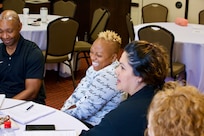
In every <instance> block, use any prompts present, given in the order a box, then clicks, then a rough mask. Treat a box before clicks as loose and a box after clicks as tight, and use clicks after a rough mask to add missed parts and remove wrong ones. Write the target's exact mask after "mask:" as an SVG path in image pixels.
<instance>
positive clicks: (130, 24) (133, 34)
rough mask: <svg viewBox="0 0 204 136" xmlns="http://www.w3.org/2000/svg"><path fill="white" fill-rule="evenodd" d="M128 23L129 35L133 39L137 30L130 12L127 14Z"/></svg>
mask: <svg viewBox="0 0 204 136" xmlns="http://www.w3.org/2000/svg"><path fill="white" fill-rule="evenodd" d="M126 24H127V30H128V35H129V41H133V40H135V32H134V25H133V22H132V20H131V17H130V14H129V13H128V14H127V15H126Z"/></svg>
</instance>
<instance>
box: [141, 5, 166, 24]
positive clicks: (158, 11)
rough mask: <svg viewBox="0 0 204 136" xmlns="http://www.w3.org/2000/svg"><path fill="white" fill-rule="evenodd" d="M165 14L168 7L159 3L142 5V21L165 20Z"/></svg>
mask: <svg viewBox="0 0 204 136" xmlns="http://www.w3.org/2000/svg"><path fill="white" fill-rule="evenodd" d="M167 16H168V9H167V7H165V6H163V5H161V4H158V3H151V4H148V5H146V6H144V7H142V18H143V23H151V22H167Z"/></svg>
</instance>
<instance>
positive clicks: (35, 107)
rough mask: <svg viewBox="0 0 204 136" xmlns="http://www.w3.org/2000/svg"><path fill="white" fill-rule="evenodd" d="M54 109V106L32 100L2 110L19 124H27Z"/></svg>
mask: <svg viewBox="0 0 204 136" xmlns="http://www.w3.org/2000/svg"><path fill="white" fill-rule="evenodd" d="M54 111H56V110H55V109H54V108H51V107H48V106H45V105H41V104H38V103H34V102H32V101H29V102H26V103H24V104H21V105H18V106H16V107H12V108H9V109H5V110H2V112H3V113H4V114H5V115H9V116H10V117H11V118H12V119H13V120H15V121H17V122H19V123H21V124H27V123H29V122H31V121H33V120H36V119H38V118H40V117H43V116H46V115H48V114H50V113H53V112H54Z"/></svg>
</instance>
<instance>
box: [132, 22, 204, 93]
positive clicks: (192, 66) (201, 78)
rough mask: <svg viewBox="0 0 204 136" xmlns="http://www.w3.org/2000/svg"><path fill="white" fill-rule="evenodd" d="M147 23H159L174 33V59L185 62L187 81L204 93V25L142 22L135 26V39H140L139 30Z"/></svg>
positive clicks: (158, 23)
mask: <svg viewBox="0 0 204 136" xmlns="http://www.w3.org/2000/svg"><path fill="white" fill-rule="evenodd" d="M147 25H159V26H161V27H164V28H166V29H167V30H169V31H171V32H172V33H173V34H174V37H175V43H174V50H173V61H178V62H181V63H184V64H185V66H186V73H187V83H188V84H190V85H193V86H195V87H197V88H198V89H199V90H200V91H201V92H203V93H204V84H203V83H204V63H203V58H204V25H199V24H188V26H179V25H177V24H175V23H174V22H157V23H145V24H140V25H136V26H134V31H135V40H138V36H137V32H138V30H139V29H140V28H142V27H144V26H147Z"/></svg>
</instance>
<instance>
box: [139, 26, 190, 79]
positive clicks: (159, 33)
mask: <svg viewBox="0 0 204 136" xmlns="http://www.w3.org/2000/svg"><path fill="white" fill-rule="evenodd" d="M138 37H139V39H140V40H145V41H148V42H151V43H158V44H159V45H161V46H164V47H165V49H166V50H167V53H168V55H169V73H168V76H169V77H172V78H173V79H174V80H177V79H178V77H179V75H180V74H181V73H184V78H185V79H186V72H185V65H184V64H182V63H179V62H173V61H172V56H173V47H174V35H173V34H172V33H171V32H170V31H168V30H167V29H165V28H163V27H160V26H157V25H148V26H145V27H142V28H140V29H139V31H138Z"/></svg>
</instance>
